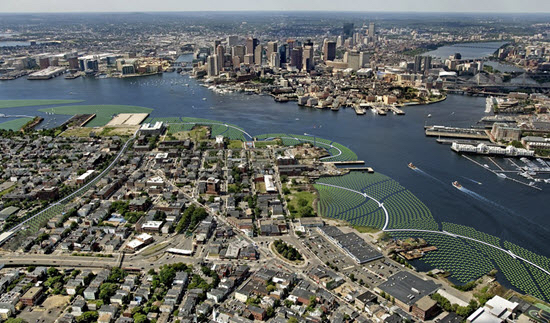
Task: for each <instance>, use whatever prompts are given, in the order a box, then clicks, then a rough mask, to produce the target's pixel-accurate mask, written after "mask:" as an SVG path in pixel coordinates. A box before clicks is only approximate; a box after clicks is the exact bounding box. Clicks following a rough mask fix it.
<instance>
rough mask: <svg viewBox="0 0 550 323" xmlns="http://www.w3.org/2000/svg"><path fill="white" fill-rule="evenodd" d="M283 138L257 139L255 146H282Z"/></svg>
mask: <svg viewBox="0 0 550 323" xmlns="http://www.w3.org/2000/svg"><path fill="white" fill-rule="evenodd" d="M281 144H282V142H281V140H269V141H255V142H254V147H255V148H265V147H267V146H281Z"/></svg>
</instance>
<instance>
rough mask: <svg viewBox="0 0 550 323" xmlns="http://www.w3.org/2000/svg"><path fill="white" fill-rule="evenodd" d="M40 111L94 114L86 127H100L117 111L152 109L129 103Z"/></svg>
mask: <svg viewBox="0 0 550 323" xmlns="http://www.w3.org/2000/svg"><path fill="white" fill-rule="evenodd" d="M39 111H42V112H50V113H54V114H64V115H76V114H95V115H96V116H95V118H93V119H92V120H91V121H90V122H88V123H87V124H86V127H101V126H104V125H106V124H107V123H108V122H109V121H110V120H111V118H112V117H113V115H114V114H119V113H151V111H153V109H149V108H144V107H137V106H131V105H68V106H61V107H55V108H47V109H40V110H39Z"/></svg>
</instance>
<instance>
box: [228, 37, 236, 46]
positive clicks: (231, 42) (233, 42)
mask: <svg viewBox="0 0 550 323" xmlns="http://www.w3.org/2000/svg"><path fill="white" fill-rule="evenodd" d="M238 41H239V37H238V36H227V46H228V47H233V46H235V45H237V42H238Z"/></svg>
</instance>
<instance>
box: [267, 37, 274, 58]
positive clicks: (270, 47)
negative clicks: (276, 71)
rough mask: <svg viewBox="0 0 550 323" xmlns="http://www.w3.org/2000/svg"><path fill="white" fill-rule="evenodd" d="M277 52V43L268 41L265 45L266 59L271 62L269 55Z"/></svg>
mask: <svg viewBox="0 0 550 323" xmlns="http://www.w3.org/2000/svg"><path fill="white" fill-rule="evenodd" d="M276 52H277V42H276V41H270V42H268V43H267V48H266V57H267V58H268V59H270V60H271V54H272V53H276Z"/></svg>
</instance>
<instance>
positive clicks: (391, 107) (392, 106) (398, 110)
mask: <svg viewBox="0 0 550 323" xmlns="http://www.w3.org/2000/svg"><path fill="white" fill-rule="evenodd" d="M389 109H390V110H391V111H392V112H393V114H396V115H398V116H402V115H405V112H403V110H401V109H399V108H397V107H396V106H394V105H391V106H390V107H389Z"/></svg>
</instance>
